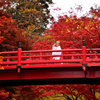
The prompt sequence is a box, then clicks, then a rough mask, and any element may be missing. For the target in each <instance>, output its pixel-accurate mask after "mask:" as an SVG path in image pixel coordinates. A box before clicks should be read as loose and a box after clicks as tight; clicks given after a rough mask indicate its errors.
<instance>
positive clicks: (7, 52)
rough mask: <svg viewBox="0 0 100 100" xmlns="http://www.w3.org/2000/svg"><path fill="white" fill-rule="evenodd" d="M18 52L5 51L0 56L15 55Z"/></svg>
mask: <svg viewBox="0 0 100 100" xmlns="http://www.w3.org/2000/svg"><path fill="white" fill-rule="evenodd" d="M17 52H18V51H5V52H0V54H16V53H17Z"/></svg>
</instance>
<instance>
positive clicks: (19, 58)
mask: <svg viewBox="0 0 100 100" xmlns="http://www.w3.org/2000/svg"><path fill="white" fill-rule="evenodd" d="M21 51H22V49H21V43H20V42H19V45H18V59H17V61H18V62H17V69H18V70H17V71H18V73H20V68H21Z"/></svg>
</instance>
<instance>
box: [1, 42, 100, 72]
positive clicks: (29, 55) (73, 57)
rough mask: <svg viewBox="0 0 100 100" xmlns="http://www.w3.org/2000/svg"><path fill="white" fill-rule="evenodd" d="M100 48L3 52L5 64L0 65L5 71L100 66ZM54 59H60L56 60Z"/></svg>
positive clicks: (19, 49) (83, 47)
mask: <svg viewBox="0 0 100 100" xmlns="http://www.w3.org/2000/svg"><path fill="white" fill-rule="evenodd" d="M52 52H61V53H62V54H61V55H52ZM99 52H100V48H93V49H86V46H85V45H84V44H83V46H82V49H62V50H31V51H22V49H21V46H19V48H18V51H9V52H1V55H2V56H3V62H2V63H0V65H1V66H2V67H4V69H16V66H17V69H18V72H20V68H45V67H47V68H48V67H83V69H84V68H85V69H84V70H86V66H100V53H99ZM53 57H60V60H54V59H53Z"/></svg>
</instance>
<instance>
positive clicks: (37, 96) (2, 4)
mask: <svg viewBox="0 0 100 100" xmlns="http://www.w3.org/2000/svg"><path fill="white" fill-rule="evenodd" d="M13 4H15V5H16V6H14V7H12V5H13ZM50 4H53V2H52V0H0V52H2V51H15V50H17V49H18V43H19V42H21V45H22V49H23V50H37V49H40V50H44V49H46V50H47V49H51V48H52V45H53V43H54V42H55V41H57V40H60V45H61V48H62V49H67V48H72V49H73V48H81V47H82V41H83V40H85V41H86V47H87V48H99V47H100V7H99V6H97V5H95V7H91V8H90V11H89V12H87V13H86V14H85V15H84V16H81V17H77V16H76V15H74V9H71V10H70V11H69V14H70V16H68V15H63V16H59V17H58V21H55V19H54V18H53V17H52V15H50V10H49V9H48V8H49V5H50ZM54 10H60V8H57V9H54ZM75 10H76V11H82V7H81V5H79V6H78V7H76V8H75ZM50 22H52V24H51V26H50V28H47V25H48V24H49V23H50ZM82 88H84V90H82ZM99 88H100V85H90V84H83V85H81V84H76V85H74V84H72V85H68V84H66V85H44V86H43V85H42V86H41V85H36V86H10V87H1V88H0V98H2V100H23V99H24V100H54V99H55V100H62V99H63V100H99V99H100V95H99V92H100V89H99Z"/></svg>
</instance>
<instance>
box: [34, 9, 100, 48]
mask: <svg viewBox="0 0 100 100" xmlns="http://www.w3.org/2000/svg"><path fill="white" fill-rule="evenodd" d="M98 13H99V9H98V10H95V9H94V10H93V9H91V10H90V12H89V14H88V16H89V15H90V16H91V17H88V16H82V17H80V18H78V17H77V16H76V15H73V16H72V15H70V16H67V15H64V16H59V19H58V21H57V22H56V21H54V20H53V22H52V23H53V24H52V25H51V26H50V28H49V29H48V30H46V31H45V34H44V35H43V36H42V37H40V39H39V41H38V42H37V43H36V44H34V46H33V49H51V46H52V44H53V42H55V41H57V40H60V41H61V43H60V45H61V47H62V49H67V48H81V47H82V41H83V40H85V41H86V46H87V48H98V47H100V20H99V19H100V16H99V15H98Z"/></svg>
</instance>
